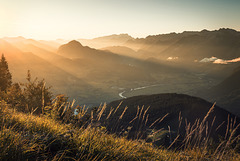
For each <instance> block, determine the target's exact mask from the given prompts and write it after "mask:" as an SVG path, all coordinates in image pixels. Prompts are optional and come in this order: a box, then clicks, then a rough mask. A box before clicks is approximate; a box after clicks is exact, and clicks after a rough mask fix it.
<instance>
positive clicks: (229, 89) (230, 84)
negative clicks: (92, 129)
mask: <svg viewBox="0 0 240 161" xmlns="http://www.w3.org/2000/svg"><path fill="white" fill-rule="evenodd" d="M239 82H240V66H239V67H238V68H236V69H235V70H234V72H233V73H232V74H231V75H230V76H229V77H227V78H226V79H225V80H223V81H222V82H221V83H219V84H218V85H216V86H214V87H213V88H211V89H210V91H209V92H208V93H209V94H206V96H208V97H210V98H211V100H215V101H217V103H218V104H219V105H221V106H222V107H224V108H225V109H227V110H229V111H230V112H232V113H234V114H236V115H238V116H240V110H239V107H240V83H239Z"/></svg>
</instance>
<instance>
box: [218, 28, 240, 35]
mask: <svg viewBox="0 0 240 161" xmlns="http://www.w3.org/2000/svg"><path fill="white" fill-rule="evenodd" d="M218 32H221V33H231V34H235V33H237V31H236V30H234V29H230V28H220V29H219V30H218Z"/></svg>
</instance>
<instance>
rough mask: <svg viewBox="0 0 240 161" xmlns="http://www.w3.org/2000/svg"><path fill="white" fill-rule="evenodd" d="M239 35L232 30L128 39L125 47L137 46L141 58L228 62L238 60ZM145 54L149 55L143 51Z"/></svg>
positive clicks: (186, 32)
mask: <svg viewBox="0 0 240 161" xmlns="http://www.w3.org/2000/svg"><path fill="white" fill-rule="evenodd" d="M239 44H240V32H238V31H235V30H232V29H224V28H223V29H219V30H215V31H207V30H202V31H201V32H189V31H185V32H183V33H178V34H177V33H171V34H163V35H156V36H148V37H146V38H143V39H134V40H129V41H128V42H127V43H126V44H125V46H129V47H131V46H134V45H138V46H139V48H141V49H142V50H144V51H145V52H144V53H142V57H157V58H159V59H165V60H166V59H167V58H169V57H178V59H179V60H180V61H188V62H193V61H201V60H202V59H204V58H211V57H213V56H214V57H217V58H219V59H224V60H229V59H235V58H238V57H240V54H239V53H240V45H239ZM146 51H148V52H146Z"/></svg>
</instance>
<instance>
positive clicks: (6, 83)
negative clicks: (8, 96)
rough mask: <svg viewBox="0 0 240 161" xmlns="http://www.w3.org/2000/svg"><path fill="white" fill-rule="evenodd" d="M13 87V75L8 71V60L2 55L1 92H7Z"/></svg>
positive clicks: (0, 62)
mask: <svg viewBox="0 0 240 161" xmlns="http://www.w3.org/2000/svg"><path fill="white" fill-rule="evenodd" d="M11 85H12V75H11V73H10V72H9V69H8V63H7V61H6V58H5V57H4V55H3V54H2V58H1V61H0V90H1V91H5V92H6V90H7V88H9V87H11Z"/></svg>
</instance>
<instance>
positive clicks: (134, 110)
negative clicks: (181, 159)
mask: <svg viewBox="0 0 240 161" xmlns="http://www.w3.org/2000/svg"><path fill="white" fill-rule="evenodd" d="M118 105H120V107H119V108H118V109H117V111H115V113H114V116H113V117H111V118H109V122H108V123H107V127H108V129H112V128H113V127H116V126H117V127H118V129H115V131H118V132H121V131H124V130H126V129H124V128H127V127H132V130H131V131H130V137H135V130H139V126H140V127H141V126H143V127H142V129H144V123H145V121H146V120H148V121H147V123H145V125H146V127H145V128H146V130H147V131H152V130H153V129H155V130H156V131H157V130H159V129H161V128H163V129H162V130H167V131H168V130H169V128H170V129H171V131H172V133H173V135H174V134H175V136H176V133H177V132H178V131H182V132H183V135H184V130H185V128H186V126H187V125H188V124H191V125H194V123H195V121H196V120H197V119H200V123H201V121H202V120H203V119H204V117H206V115H208V117H206V122H208V123H207V124H208V125H209V126H211V124H212V122H213V120H215V122H214V124H213V125H212V127H211V128H212V129H213V130H212V131H211V134H210V135H211V136H212V137H215V138H217V137H218V135H222V136H223V135H224V134H225V131H226V126H227V122H228V119H229V118H228V117H230V118H233V119H234V118H236V119H237V120H236V124H239V123H240V120H239V118H237V117H236V116H235V115H233V114H231V113H229V112H228V111H226V110H224V109H222V108H220V107H219V106H216V105H215V106H214V109H213V111H212V112H210V113H209V114H208V111H209V110H210V108H211V107H212V106H213V103H210V102H207V101H205V100H203V99H201V98H198V97H192V96H189V95H184V94H175V93H167V94H155V95H141V96H135V97H130V98H127V99H122V100H117V101H113V102H111V103H109V104H108V105H107V107H108V110H107V112H106V116H108V112H109V109H110V107H117V106H118ZM125 107H128V108H127V110H126V111H125V113H124V115H123V117H122V119H121V120H118V119H119V117H120V116H121V115H122V113H123V111H124V109H125ZM148 107H150V108H149V109H148ZM138 108H139V109H138ZM147 109H148V110H147ZM145 111H146V112H145ZM136 114H137V115H136ZM166 114H168V115H167V116H166V117H165V118H164V119H163V120H162V121H160V122H158V121H157V122H156V124H155V125H154V126H153V127H150V125H151V124H152V123H154V122H155V121H156V120H159V118H163V117H164V116H165V115H166ZM135 116H138V118H137V119H136V120H135V121H133V122H132V123H130V122H131V120H133V118H135ZM180 116H181V117H182V124H181V126H180V128H179V122H180V121H179V120H181V119H179V118H180ZM215 116H216V118H215ZM116 123H117V124H116ZM186 123H187V124H186ZM220 124H222V125H221V127H219V128H218V130H217V131H215V129H216V128H217V127H218V126H219V125H220ZM208 125H207V126H208ZM209 128H210V127H209ZM145 137H146V136H145Z"/></svg>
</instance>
